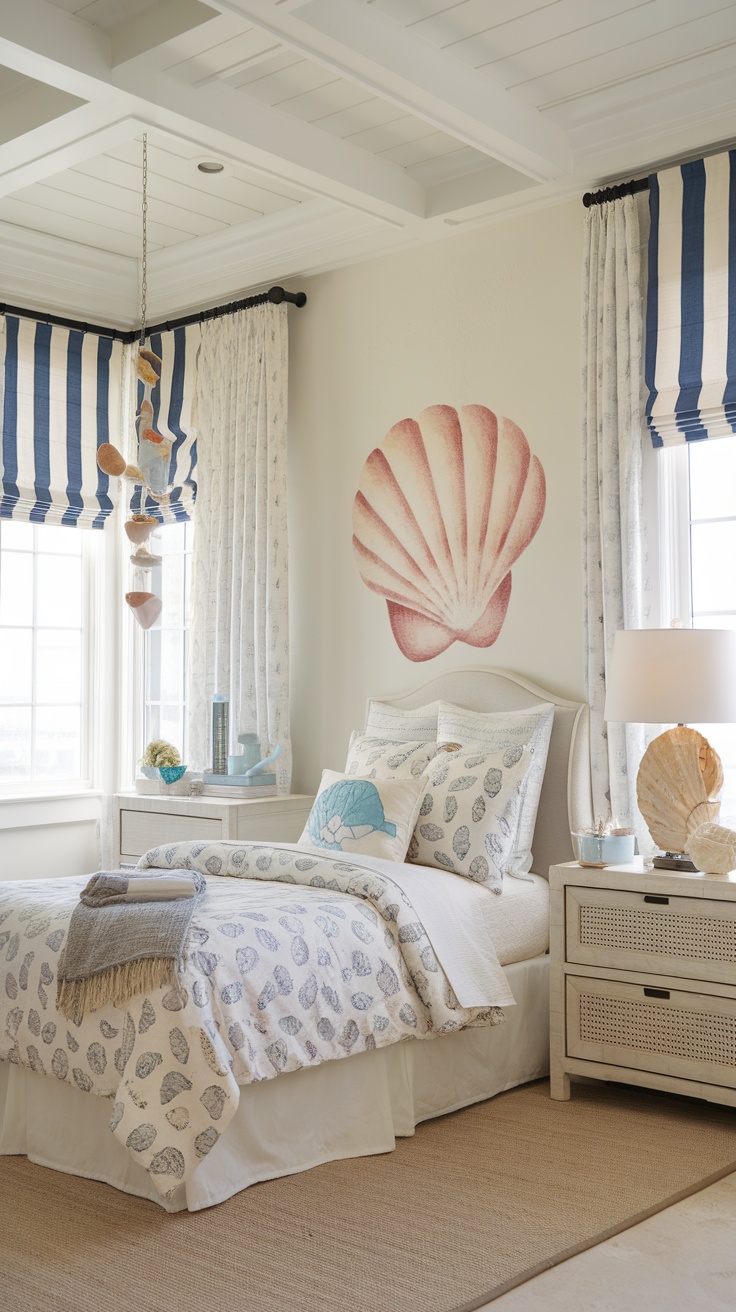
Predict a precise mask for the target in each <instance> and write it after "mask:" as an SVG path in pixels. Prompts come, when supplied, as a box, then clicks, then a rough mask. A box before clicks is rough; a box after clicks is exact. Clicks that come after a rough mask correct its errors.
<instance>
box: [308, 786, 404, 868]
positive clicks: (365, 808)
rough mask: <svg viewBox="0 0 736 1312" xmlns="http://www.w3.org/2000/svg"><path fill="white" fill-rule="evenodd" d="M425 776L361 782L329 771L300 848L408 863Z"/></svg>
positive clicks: (320, 787) (318, 794)
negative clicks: (407, 854) (406, 858)
mask: <svg viewBox="0 0 736 1312" xmlns="http://www.w3.org/2000/svg"><path fill="white" fill-rule="evenodd" d="M426 782H427V781H426V778H425V776H424V775H420V777H419V779H362V778H360V777H359V776H355V775H345V774H338V773H337V772H336V771H335V770H324V771H323V773H322V779H321V782H320V786H319V791H318V793H317V796H316V797H315V799H314V804H313V806H312V809H311V811H310V812H309V815H308V817H307V823H306V825H305V826H304V830H303V832H302V835H301V838H300V839H299V846H300V847H309V848H311V849H312V851H316V852H332V853H337V852H344V853H345V854H346V855H347V854H349V853H353V854H355V855H362V856H378V857H385V858H386V859H387V860H388V861H403V860H404V857H405V856H406V849H407V848H408V846H409V840H410V838H411V836H412V833H413V831H414V825H415V823H416V819H417V815H418V814H419V807H420V805H421V801H422V797H423V795H424V789H425V785H426Z"/></svg>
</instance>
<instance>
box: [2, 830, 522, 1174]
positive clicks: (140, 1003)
mask: <svg viewBox="0 0 736 1312" xmlns="http://www.w3.org/2000/svg"><path fill="white" fill-rule="evenodd" d="M381 865H382V870H381V871H380V872H379V871H378V870H375V869H371V868H370V864H369V865H363V864H357V863H351V862H347V861H345V860H341V859H338V858H333V857H329V856H323V855H321V854H320V855H317V854H314V853H311V852H307V851H304V850H299V849H294V848H290V847H283V846H264V845H262V844H255V843H225V842H221V843H204V842H194V843H177V844H171V845H166V846H162V847H158V848H154V849H152V850H151V851H150V852H148V853H146V855H145V856H144V857H143V858H141V861H140V862H139V866H141V867H143V868H151V869H156V868H160V869H165V870H172V869H186V870H196V871H199V872H200V873H201V874H203V875H204V876H206V879H207V889H206V892H205V894H204V897H203V898H202V901H201V902H200V903H199V905H198V906H197V908H196V911H195V913H194V916H193V919H192V924H191V928H190V933H189V940H188V947H187V954H186V962H185V970H184V975H183V978H182V979H181V981H180V985H179V986H178V987H175V988H171V989H168V990H163V989H161V990H158V991H154V992H151V993H150V994H145V995H144V994H137V995H135V996H134V997H131V998H130V999H129V1001H128V1003H127V1005H126V1006H125V1007H120V1008H117V1007H105V1008H102V1009H101V1010H99V1011H95V1012H91V1013H89V1014H88V1015H86V1016H85V1017H84V1018H83V1020H82V1021H81V1022H80V1023H79V1024H78V1025H77V1024H73V1023H70V1022H68V1021H67V1020H66V1019H65V1018H64V1017H63V1016H62V1015H61V1014H60V1013H59V1012H58V1011H57V1010H56V1006H55V997H56V966H57V963H58V960H59V954H60V952H61V950H62V947H63V944H64V940H65V936H66V931H67V926H68V924H69V920H70V918H71V914H72V911H73V910H74V907H75V905H76V902H77V900H78V897H79V892H80V890H81V888H82V887H83V885H84V883H85V882H86V877H85V878H83V879H60V880H37V881H33V882H19V883H9V884H4V885H2V886H0V1059H2V1060H6V1061H10V1062H15V1063H18V1064H21V1065H24V1066H28V1067H30V1068H31V1069H32V1070H34V1071H36V1072H38V1073H39V1074H42V1075H45V1076H47V1077H49V1078H51V1079H56V1080H59V1081H62V1082H66V1083H70V1084H72V1085H75V1086H76V1087H77V1088H78V1089H81V1090H83V1091H84V1092H87V1093H90V1094H95V1095H97V1096H98V1097H103V1098H108V1099H109V1100H110V1129H111V1131H112V1132H113V1134H114V1135H115V1136H116V1138H117V1139H118V1140H120V1141H121V1142H122V1143H123V1144H124V1145H125V1147H126V1148H127V1149H128V1151H129V1152H130V1153H131V1155H132V1156H133V1157H134V1159H135V1160H136V1161H137V1162H139V1163H140V1164H141V1165H142V1166H143V1167H145V1169H146V1170H147V1171H148V1172H149V1173H150V1174H151V1177H152V1179H153V1181H154V1183H155V1186H156V1188H157V1190H158V1192H159V1193H160V1194H161V1195H163V1196H164V1197H169V1196H170V1195H171V1194H173V1192H174V1190H175V1189H176V1188H177V1187H178V1186H179V1185H181V1184H182V1183H183V1182H186V1181H187V1180H188V1179H189V1178H190V1176H191V1175H192V1172H193V1171H195V1170H196V1168H197V1166H198V1164H199V1162H200V1161H201V1160H202V1159H203V1158H204V1157H205V1156H206V1155H207V1154H208V1153H209V1152H211V1151H212V1149H213V1148H214V1146H215V1144H216V1143H217V1141H218V1139H219V1138H220V1135H221V1134H222V1132H223V1130H224V1129H225V1128H226V1126H227V1125H228V1123H229V1121H230V1120H231V1118H232V1117H233V1115H234V1113H235V1111H236V1108H237V1106H238V1099H239V1090H240V1086H241V1085H247V1084H250V1083H252V1082H253V1081H256V1080H269V1079H273V1078H274V1077H275V1076H277V1075H281V1074H283V1073H285V1072H289V1071H295V1070H299V1069H301V1068H303V1067H309V1066H314V1065H317V1064H319V1063H321V1062H324V1061H332V1060H335V1059H337V1058H342V1057H346V1056H349V1055H350V1054H352V1053H358V1052H365V1051H368V1050H370V1049H374V1048H379V1047H383V1046H385V1045H387V1044H392V1043H397V1042H401V1041H403V1040H407V1039H426V1038H430V1037H432V1036H433V1035H437V1034H446V1033H449V1032H451V1031H453V1030H459V1029H463V1028H465V1027H467V1026H473V1025H488V1024H497V1023H498V1022H499V1021H501V1020H503V1011H502V1010H501V1007H503V1006H507V1005H509V1004H512V1003H513V998H512V996H511V994H510V993H509V990H508V986H507V985H506V982H505V977H504V976H503V973H502V971H501V969H500V967H498V968H497V970H496V969H495V967H493V962H492V960H491V958H495V952H494V949H493V947H492V944H490V942H489V943H488V953H489V954H490V958H489V960H491V969H490V973H489V980H490V983H489V984H487V985H485V986H484V989H483V1005H481V1006H472V1007H467V1006H462V1005H461V1004H460V1002H459V1001H458V997H457V996H456V993H455V991H454V989H453V986H452V982H451V979H450V978H448V974H447V973H446V971H445V969H443V967H442V965H441V964H440V960H439V958H438V952H437V951H435V946H436V937H437V936H436V934H435V935H434V937H435V945H433V943H432V942H430V938H429V936H428V933H427V931H426V929H425V927H424V924H423V923H422V919H421V907H420V908H419V910H417V909H415V905H414V903H415V902H418V901H420V899H419V898H417V897H416V896H415V895H414V893H412V897H413V899H414V901H412V900H411V899H410V898H409V897H408V896H407V895H406V893H405V892H404V890H403V889H402V888H401V886H400V879H399V877H398V875H399V871H400V867H397V878H396V879H392V878H391V877H390V876H389V875H387V874H386V873H385V867H386V863H385V862H384V863H381ZM446 878H449V879H452V878H453V877H451V876H446ZM461 882H462V883H467V882H468V881H461ZM413 887H418V886H417V885H416V880H415V884H414V885H413ZM428 887H429V885H428ZM477 891H478V890H475V892H476V894H477ZM480 891H481V892H483V891H484V890H480ZM436 921H437V916H436V908H435V923H436ZM439 955H441V953H440V954H439ZM496 966H497V959H496ZM448 969H449V968H448ZM450 974H452V971H451V970H450Z"/></svg>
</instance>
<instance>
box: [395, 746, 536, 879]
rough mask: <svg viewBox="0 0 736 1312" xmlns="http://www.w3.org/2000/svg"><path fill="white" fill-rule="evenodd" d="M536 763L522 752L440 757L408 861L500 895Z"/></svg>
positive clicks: (433, 768)
mask: <svg viewBox="0 0 736 1312" xmlns="http://www.w3.org/2000/svg"><path fill="white" fill-rule="evenodd" d="M531 763H532V754H531V752H530V751H529V749H528V748H527V747H522V746H516V747H507V748H506V750H505V751H502V752H490V753H485V752H468V751H467V750H465V749H463V750H461V751H459V752H445V753H444V754H443V755H442V756H441V757H437V758H436V760H434V761H433V762H432V763H431V764H430V766H429V769H428V771H427V782H426V790H425V793H424V796H423V798H422V801H421V805H420V808H419V815H418V817H417V825H416V829H415V830H414V834H413V835H412V840H411V843H410V844H409V851H408V855H407V860H408V861H412V862H414V863H416V864H417V865H423V866H436V867H438V868H439V869H442V870H452V871H454V872H455V873H456V874H458V875H464V876H466V877H467V878H468V879H472V880H474V881H475V883H477V884H483V885H485V887H486V888H489V889H490V890H491V891H492V892H494V893H500V892H501V891H502V887H503V876H504V874H505V873H506V872H507V870H508V868H509V863H510V861H511V859H512V855H513V850H514V843H515V841H516V831H517V827H518V822H519V812H520V810H521V804H522V800H523V796H524V783H525V780H526V777H527V774H528V772H529V767H530V765H531Z"/></svg>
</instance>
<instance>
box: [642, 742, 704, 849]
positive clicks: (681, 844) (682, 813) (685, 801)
mask: <svg viewBox="0 0 736 1312" xmlns="http://www.w3.org/2000/svg"><path fill="white" fill-rule="evenodd" d="M722 787H723V767H722V765H721V760H720V757H719V755H718V753H717V752H716V751H714V749H713V748H712V747H711V745H710V743H709V742H708V740H707V739H706V738H704V737H703V735H702V734H701V733H698V732H697V730H696V729H689V728H688V727H687V726H686V725H680V726H678V728H676V729H668V730H667V731H666V733H661V734H660V735H659V737H658V738H655V739H654V740H653V741H652V742H651V743H650V744H649V746H648V747H647V750H646V752H645V753H644V755H643V757H642V761H641V765H640V766H639V773H638V775H637V780H636V796H637V801H638V803H639V810H640V811H641V813H642V815H643V816H644V819H645V820H646V822H647V825H648V827H649V832H650V834H651V835H652V838H653V839H654V841H655V843H656V844H657V846H658V847H660V848H662V849H663V851H665V852H686V851H687V850H688V842H689V840H690V837H691V835H692V834H693V832H694V831H695V830H696V829H697V828H698V826H699V825H702V824H705V823H706V822H708V821H713V820H717V819H718V814H719V811H720V808H721V804H720V802H719V801H718V794H719V793H720V791H721V788H722Z"/></svg>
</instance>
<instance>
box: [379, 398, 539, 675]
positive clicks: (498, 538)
mask: <svg viewBox="0 0 736 1312" xmlns="http://www.w3.org/2000/svg"><path fill="white" fill-rule="evenodd" d="M544 506H545V479H544V471H543V469H542V466H541V464H540V462H539V460H538V459H537V457H536V456H534V455H532V454H531V451H530V449H529V443H528V442H527V440H526V437H525V436H524V434H523V433H522V431H521V429H520V428H518V427H517V425H516V424H514V423H512V421H511V420H510V419H503V418H502V419H498V418H497V417H496V415H495V414H494V413H493V411H492V410H488V409H487V408H486V407H485V406H482V405H468V406H464V407H463V408H462V409H460V410H454V409H453V408H452V407H451V406H448V405H434V406H430V407H429V408H428V409H427V410H423V411H422V413H421V414H420V415H419V418H418V419H403V420H402V421H401V422H400V423H398V424H395V425H394V427H393V428H392V429H390V431H389V432H388V434H387V435H386V437H385V438H384V440H383V442H382V444H381V446H380V447H377V448H376V450H375V451H372V452H371V454H370V455H369V457H368V459H367V461H366V463H365V465H364V466H363V471H362V473H361V476H360V482H359V487H358V493H357V495H356V497H355V501H354V504H353V548H354V550H355V555H356V557H357V561H358V569H359V570H360V574H361V578H362V579H363V582H364V583H365V584H366V586H367V587H369V588H370V589H371V590H372V591H373V592H377V593H378V594H379V595H380V596H382V597H384V598H385V599H386V603H387V605H388V613H389V620H390V623H391V628H392V630H393V634H394V637H395V639H396V641H397V643H398V645H399V647H400V649H401V651H402V652H403V654H404V655H405V656H406V657H408V659H409V660H412V661H426V660H430V659H431V658H432V657H433V656H438V655H439V654H440V652H443V651H445V650H446V649H447V648H448V647H449V646H450V645H451V644H452V643H453V642H466V643H469V644H470V645H471V646H473V647H490V646H491V645H492V644H493V643H494V642H495V641H496V639H497V637H498V635H499V633H500V632H501V627H502V625H503V622H504V619H505V618H506V611H507V609H508V604H509V599H510V596H511V567H512V565H513V564H514V563H515V561H517V560H518V558H519V556H520V555H521V553H522V552H523V551H524V549H525V548H526V547H527V546H528V545H529V543H530V542H531V540H532V538H533V537H534V534H535V533H536V531H537V529H538V528H539V525H540V523H541V520H542V516H543V514H544Z"/></svg>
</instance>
